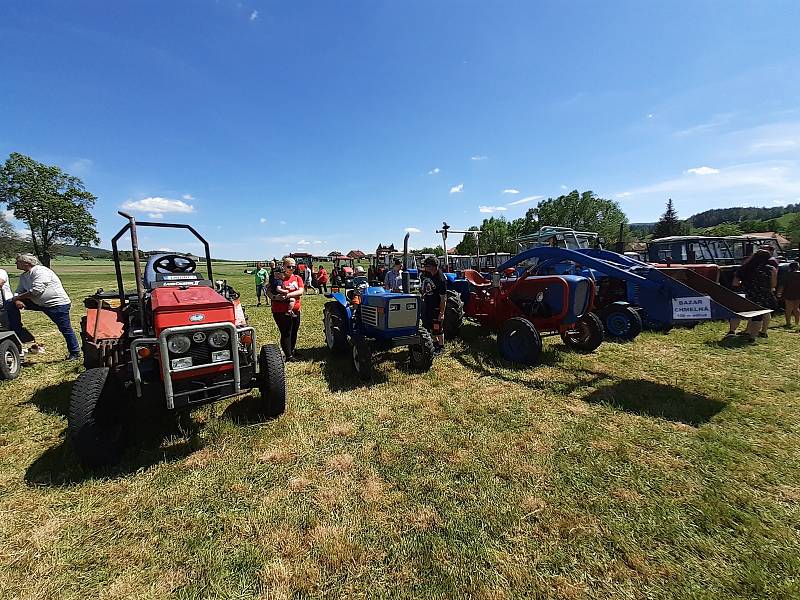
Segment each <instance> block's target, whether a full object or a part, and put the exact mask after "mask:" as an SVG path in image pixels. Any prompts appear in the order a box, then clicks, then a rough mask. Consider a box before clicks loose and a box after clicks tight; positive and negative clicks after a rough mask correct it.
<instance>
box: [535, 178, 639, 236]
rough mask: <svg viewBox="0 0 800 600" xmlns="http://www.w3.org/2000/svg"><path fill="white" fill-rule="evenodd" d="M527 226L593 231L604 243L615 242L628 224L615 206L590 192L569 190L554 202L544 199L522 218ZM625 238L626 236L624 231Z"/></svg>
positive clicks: (620, 210)
mask: <svg viewBox="0 0 800 600" xmlns="http://www.w3.org/2000/svg"><path fill="white" fill-rule="evenodd" d="M525 217H526V219H527V221H528V223H529V224H531V225H533V224H535V225H536V227H539V226H542V227H544V226H546V225H551V226H554V227H570V228H572V229H575V230H578V231H594V232H597V233H598V234H600V237H602V238H603V239H604V240H605V241H606V242H607V243H611V242H613V241H615V240H616V239H617V236H618V234H619V226H620V224H622V225H627V224H628V217H627V216H625V213H624V212H622V209H621V208H620V207H619V204H617V203H616V202H614V201H613V200H607V199H605V198H600V197H599V196H597V195H596V194H594V192H591V191H586V192H583V193H579V192H578V190H573V191H572V192H570V193H569V194H566V195H564V196H559V197H558V198H548V199H547V200H543V201H542V202H540V203H539V206H537V207H536V208H532V209H529V210H528V212H527V213H526V215H525ZM625 234H626V235H625V237H628V236H629V233H628V232H627V227H626V230H625Z"/></svg>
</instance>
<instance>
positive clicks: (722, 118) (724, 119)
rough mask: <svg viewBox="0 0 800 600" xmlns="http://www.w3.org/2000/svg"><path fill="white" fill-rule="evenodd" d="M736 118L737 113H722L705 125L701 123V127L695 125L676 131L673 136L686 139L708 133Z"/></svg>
mask: <svg viewBox="0 0 800 600" xmlns="http://www.w3.org/2000/svg"><path fill="white" fill-rule="evenodd" d="M734 116H736V113H732V112H729V113H720V114H717V115H714V116H712V117H711V119H710V120H709V121H707V122H705V123H700V124H699V125H694V126H692V127H687V128H686V129H681V130H680V131H676V132H675V133H673V134H672V135H674V136H676V137H685V136H687V135H694V134H695V133H702V132H704V131H708V130H710V129H716V128H717V127H721V126H723V125H727V124H728V123H730V121H731V119H733V117H734Z"/></svg>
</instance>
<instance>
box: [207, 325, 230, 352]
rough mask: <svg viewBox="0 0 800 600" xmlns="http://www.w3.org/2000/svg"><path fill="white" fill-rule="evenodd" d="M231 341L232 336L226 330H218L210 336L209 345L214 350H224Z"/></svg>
mask: <svg viewBox="0 0 800 600" xmlns="http://www.w3.org/2000/svg"><path fill="white" fill-rule="evenodd" d="M230 341H231V336H230V334H229V333H228V332H227V331H225V330H224V329H217V330H216V331H213V332H212V333H211V334H209V336H208V345H209V346H211V347H212V348H224V347H226V346H227V345H228V344H229V343H230Z"/></svg>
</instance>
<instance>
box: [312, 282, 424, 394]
mask: <svg viewBox="0 0 800 600" xmlns="http://www.w3.org/2000/svg"><path fill="white" fill-rule="evenodd" d="M358 283H359V285H357V286H356V287H354V288H353V289H349V290H347V291H346V292H341V291H340V292H333V293H331V294H327V297H328V298H332V300H331V301H330V302H327V303H326V304H325V307H324V309H323V317H322V322H323V326H324V331H325V344H326V345H327V346H328V349H329V350H330V351H331V352H333V353H334V354H345V353H347V352H349V353H350V355H351V357H352V360H353V367H354V368H355V371H356V373H357V374H358V376H359V377H360V378H361V379H364V380H368V379H370V378H371V377H372V361H373V355H374V354H375V353H376V352H381V351H387V350H391V349H392V348H400V347H403V346H407V347H408V353H409V362H410V365H411V368H412V369H414V370H415V371H428V370H429V369H430V368H431V365H432V364H433V355H434V352H433V339H432V338H431V334H430V333H429V332H428V331H427V330H426V329H425V328H424V327H422V326H421V325H419V320H420V315H421V311H422V300H421V298H420V297H419V296H418V295H416V294H411V293H406V292H402V293H398V292H388V291H386V290H384V289H383V288H382V287H369V286H368V285H367V284H366V278H364V281H363V282H358ZM406 289H407V288H406Z"/></svg>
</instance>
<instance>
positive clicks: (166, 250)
mask: <svg viewBox="0 0 800 600" xmlns="http://www.w3.org/2000/svg"><path fill="white" fill-rule="evenodd" d="M156 252H175V250H173V249H172V248H156Z"/></svg>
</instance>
